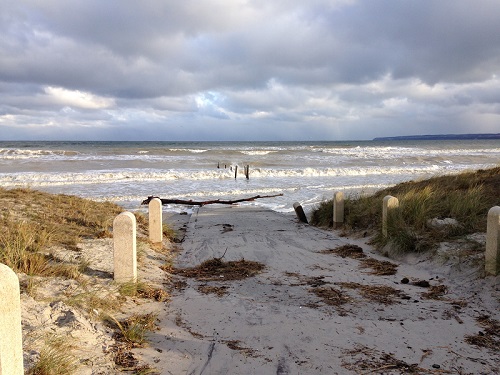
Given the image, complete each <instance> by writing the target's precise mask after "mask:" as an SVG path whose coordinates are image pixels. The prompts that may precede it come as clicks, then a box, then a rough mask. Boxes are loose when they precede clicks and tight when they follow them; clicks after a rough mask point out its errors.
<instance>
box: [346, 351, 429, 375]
mask: <svg viewBox="0 0 500 375" xmlns="http://www.w3.org/2000/svg"><path fill="white" fill-rule="evenodd" d="M344 353H345V355H349V356H350V359H351V360H350V361H347V360H345V359H344V360H343V361H342V366H343V367H344V368H346V369H348V370H351V371H354V372H356V373H363V374H370V373H376V374H391V373H393V374H429V371H427V370H425V369H423V368H421V367H419V366H418V364H416V363H413V364H409V363H406V362H405V361H402V360H400V359H397V358H395V357H394V355H393V354H389V353H384V352H379V351H378V350H375V349H370V348H368V347H366V346H357V347H356V348H354V349H352V350H346V351H345V352H344Z"/></svg>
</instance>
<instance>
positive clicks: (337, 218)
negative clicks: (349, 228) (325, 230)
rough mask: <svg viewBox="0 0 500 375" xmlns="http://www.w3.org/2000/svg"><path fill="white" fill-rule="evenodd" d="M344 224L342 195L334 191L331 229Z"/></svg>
mask: <svg viewBox="0 0 500 375" xmlns="http://www.w3.org/2000/svg"><path fill="white" fill-rule="evenodd" d="M343 224H344V193H342V192H341V191H336V192H335V193H334V194H333V229H336V228H339V227H341V226H342V225H343Z"/></svg>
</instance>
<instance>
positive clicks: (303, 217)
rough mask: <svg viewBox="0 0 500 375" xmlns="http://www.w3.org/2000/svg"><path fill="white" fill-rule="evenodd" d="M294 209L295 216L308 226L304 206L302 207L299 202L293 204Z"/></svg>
mask: <svg viewBox="0 0 500 375" xmlns="http://www.w3.org/2000/svg"><path fill="white" fill-rule="evenodd" d="M293 209H294V210H295V214H296V215H297V217H298V218H299V220H300V221H302V222H303V223H306V224H307V216H306V214H305V213H304V210H303V209H302V206H301V205H300V203H299V202H295V203H294V204H293Z"/></svg>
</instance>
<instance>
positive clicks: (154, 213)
mask: <svg viewBox="0 0 500 375" xmlns="http://www.w3.org/2000/svg"><path fill="white" fill-rule="evenodd" d="M148 207H149V240H150V241H151V242H152V243H159V242H162V241H163V219H162V206H161V200H160V199H159V198H153V199H151V201H150V202H149V206H148Z"/></svg>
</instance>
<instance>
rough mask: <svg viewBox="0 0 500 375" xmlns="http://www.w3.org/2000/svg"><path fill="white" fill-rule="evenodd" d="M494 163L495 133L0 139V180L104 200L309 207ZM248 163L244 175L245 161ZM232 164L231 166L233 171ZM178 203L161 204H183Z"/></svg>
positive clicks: (498, 156) (498, 157) (132, 204)
mask: <svg viewBox="0 0 500 375" xmlns="http://www.w3.org/2000/svg"><path fill="white" fill-rule="evenodd" d="M499 165H500V141H499V140H438V141H433V140H411V141H408V140H406V141H405V140H391V141H384V140H380V141H379V140H375V141H332V142H321V141H319V142H312V141H311V142H104V141H99V142H68V141H61V142H48V141H40V142H33V141H29V142H24V141H0V186H1V187H4V188H17V187H22V188H31V189H37V190H41V191H45V192H50V193H56V194H60V193H62V194H70V195H77V196H80V197H84V198H90V199H93V200H97V201H111V202H114V203H117V204H119V205H121V206H123V207H124V208H125V209H127V210H131V211H134V210H143V209H145V208H144V206H141V202H142V201H143V200H144V199H146V198H147V197H148V196H151V195H153V196H158V197H160V198H169V199H182V200H194V201H206V200H214V199H221V200H236V199H244V198H249V197H254V196H256V195H260V196H272V195H278V194H282V196H276V197H270V198H261V199H256V200H255V201H252V202H244V203H241V204H242V205H257V206H262V207H266V208H269V209H272V210H274V211H278V212H283V213H290V212H293V204H294V202H299V203H300V204H301V205H302V207H303V208H304V210H305V211H306V212H310V211H311V210H312V209H313V208H314V207H315V206H317V205H318V203H319V202H321V201H322V200H325V199H331V198H332V196H333V193H334V192H335V191H343V192H344V194H346V195H348V196H356V195H359V194H370V193H373V192H374V191H376V190H379V189H382V188H385V187H387V186H391V185H394V184H397V183H399V182H403V181H409V180H421V179H425V178H428V177H432V176H439V175H447V174H455V173H459V172H462V171H468V170H477V169H485V168H492V167H495V166H499ZM246 166H248V172H249V173H248V178H247V177H246V176H245V168H246ZM236 170H237V171H236ZM187 209H189V206H185V205H174V204H172V205H167V206H164V210H165V211H168V212H183V211H186V210H187Z"/></svg>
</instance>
